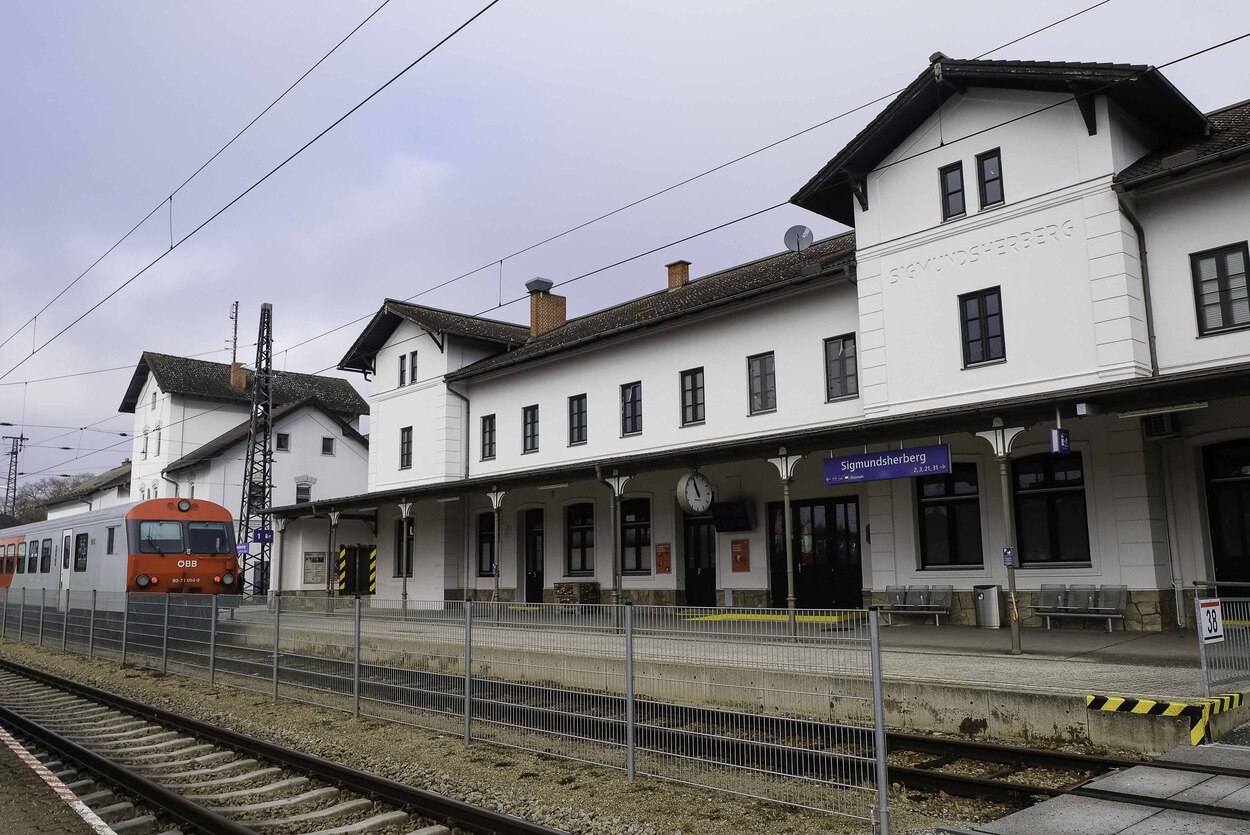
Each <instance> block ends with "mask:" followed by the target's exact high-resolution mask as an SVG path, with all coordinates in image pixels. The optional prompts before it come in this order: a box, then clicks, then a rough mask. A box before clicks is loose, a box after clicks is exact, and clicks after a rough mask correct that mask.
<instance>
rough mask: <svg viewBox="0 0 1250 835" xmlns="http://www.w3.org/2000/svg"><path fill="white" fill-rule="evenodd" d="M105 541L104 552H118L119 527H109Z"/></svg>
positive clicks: (193, 488)
mask: <svg viewBox="0 0 1250 835" xmlns="http://www.w3.org/2000/svg"><path fill="white" fill-rule="evenodd" d="M191 489H192V491H194V490H195V486H194V485H192V487H191ZM191 495H193V496H194V495H195V493H194V492H192V494H191ZM105 543H106V544H105V546H104V553H106V554H116V553H117V528H109V529H108V538H107V539H106V540H105Z"/></svg>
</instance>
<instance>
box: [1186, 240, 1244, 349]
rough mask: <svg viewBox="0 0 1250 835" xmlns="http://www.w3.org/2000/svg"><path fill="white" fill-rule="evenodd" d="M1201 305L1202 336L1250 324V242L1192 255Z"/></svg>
mask: <svg viewBox="0 0 1250 835" xmlns="http://www.w3.org/2000/svg"><path fill="white" fill-rule="evenodd" d="M1189 261H1190V265H1191V267H1192V269H1193V273H1194V296H1195V298H1196V300H1197V303H1198V333H1200V334H1202V335H1204V336H1205V335H1206V334H1209V333H1215V332H1217V331H1222V330H1230V329H1232V328H1244V327H1246V326H1248V325H1250V293H1248V290H1247V286H1246V262H1247V261H1250V256H1248V254H1247V248H1246V243H1245V242H1242V243H1239V244H1237V245H1236V246H1226V247H1223V248H1221V249H1212V250H1209V251H1207V252H1199V253H1197V254H1195V255H1191V256H1189Z"/></svg>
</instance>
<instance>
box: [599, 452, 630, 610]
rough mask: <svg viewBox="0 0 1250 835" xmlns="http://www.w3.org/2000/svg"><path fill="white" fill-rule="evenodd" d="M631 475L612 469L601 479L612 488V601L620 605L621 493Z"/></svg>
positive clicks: (615, 604)
mask: <svg viewBox="0 0 1250 835" xmlns="http://www.w3.org/2000/svg"><path fill="white" fill-rule="evenodd" d="M631 478H632V476H627V475H621V474H620V472H619V471H617V470H613V471H612V475H610V476H608V477H607V478H605V479H604V480H603V483H604V484H606V485H608V486H609V487H611V488H612V603H613V605H614V606H620V605H621V594H622V591H623V589H622V588H621V525H620V515H621V494H623V493H624V492H625V485H626V484H628V483H629V480H630V479H631Z"/></svg>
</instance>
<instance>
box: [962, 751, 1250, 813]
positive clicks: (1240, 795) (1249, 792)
mask: <svg viewBox="0 0 1250 835" xmlns="http://www.w3.org/2000/svg"><path fill="white" fill-rule="evenodd" d="M1169 761H1176V762H1184V763H1187V764H1191V765H1199V766H1202V767H1203V768H1208V769H1211V771H1218V770H1219V769H1241V770H1244V769H1248V768H1250V748H1247V747H1242V746H1234V745H1226V744H1215V745H1204V746H1202V747H1199V748H1190V747H1185V748H1180V749H1177V750H1176V751H1172V752H1169V753H1168V754H1165V755H1164V756H1163V757H1160V758H1159V760H1158V762H1159V763H1161V764H1162V763H1166V762H1169ZM1085 787H1087V788H1090V789H1101V790H1105V791H1116V792H1126V793H1128V794H1131V795H1135V796H1137V797H1139V798H1142V799H1143V800H1146V799H1150V798H1159V799H1168V800H1175V801H1183V802H1186V803H1192V804H1197V805H1199V806H1200V807H1202V808H1204V809H1206V810H1207V813H1204V812H1203V811H1201V810H1198V811H1178V810H1170V809H1160V808H1158V807H1157V806H1150V805H1148V803H1144V802H1143V803H1128V802H1123V803H1121V802H1118V801H1111V800H1103V799H1097V798H1090V797H1080V796H1076V795H1064V796H1062V797H1057V798H1054V799H1052V800H1048V801H1046V802H1045V803H1041V804H1039V805H1037V806H1033V807H1032V808H1029V809H1025V810H1023V811H1021V812H1016V813H1015V814H1013V815H1008V816H1007V817H1005V818H1002V819H1000V820H997V821H993V822H991V823H986V824H979V825H978V826H976V827H974V828H972V829H949V830H946V829H939V830H938V831H939V832H946V833H950V835H1245V833H1247V832H1250V819H1239V818H1237V817H1229V816H1227V815H1221V814H1217V813H1218V812H1231V813H1235V814H1240V813H1244V814H1245V815H1246V816H1247V817H1248V818H1250V779H1247V778H1245V777H1239V776H1237V777H1234V776H1229V775H1225V774H1218V773H1208V772H1197V771H1177V770H1173V769H1168V768H1163V767H1156V766H1149V765H1146V766H1138V767H1136V768H1130V769H1128V770H1127V771H1121V772H1116V773H1113V774H1107V775H1104V776H1102V777H1098V778H1096V779H1094V780H1091V781H1090V782H1089V783H1086V784H1085Z"/></svg>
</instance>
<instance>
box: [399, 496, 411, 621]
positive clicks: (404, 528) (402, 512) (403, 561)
mask: <svg viewBox="0 0 1250 835" xmlns="http://www.w3.org/2000/svg"><path fill="white" fill-rule="evenodd" d="M411 513H412V502H410V501H408V500H407V499H406V498H405V499H404V500H403V501H402V502H400V503H399V517H400V520H401V521H400V523H399V530H400V540H399V541H400V543H401V545H400V549H399V601H400V602H399V606H400V608H401V609H403V611H404V614H405V615H407V613H408V575H409V574H411V573H412V559H411V558H410V557H409V553H410V551H409V549H410V548H411V547H412V543H411V542H410V541H409V539H408V518H409V516H410V515H411Z"/></svg>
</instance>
